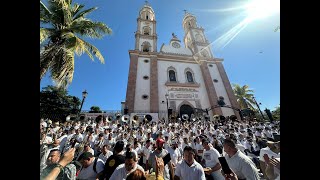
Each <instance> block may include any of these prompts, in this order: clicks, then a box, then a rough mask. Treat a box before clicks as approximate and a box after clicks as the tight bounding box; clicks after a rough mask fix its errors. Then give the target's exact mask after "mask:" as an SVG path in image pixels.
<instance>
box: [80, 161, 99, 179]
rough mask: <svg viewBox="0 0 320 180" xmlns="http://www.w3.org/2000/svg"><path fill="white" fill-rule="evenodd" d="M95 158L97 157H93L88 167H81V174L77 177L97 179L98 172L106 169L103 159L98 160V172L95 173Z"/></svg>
mask: <svg viewBox="0 0 320 180" xmlns="http://www.w3.org/2000/svg"><path fill="white" fill-rule="evenodd" d="M94 160H95V159H93V161H92V163H91V164H90V166H88V167H87V168H82V169H81V171H80V173H79V175H78V176H77V179H86V180H96V176H97V174H98V173H100V172H101V171H103V169H104V163H103V161H102V160H101V159H98V160H97V165H96V170H97V173H95V172H94V170H93V164H94Z"/></svg>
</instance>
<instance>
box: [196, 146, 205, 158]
mask: <svg viewBox="0 0 320 180" xmlns="http://www.w3.org/2000/svg"><path fill="white" fill-rule="evenodd" d="M195 150H196V151H197V153H198V156H202V154H203V151H204V148H203V146H202V144H198V143H196V145H195Z"/></svg>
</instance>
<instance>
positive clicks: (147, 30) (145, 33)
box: [143, 26, 151, 35]
mask: <svg viewBox="0 0 320 180" xmlns="http://www.w3.org/2000/svg"><path fill="white" fill-rule="evenodd" d="M150 31H151V29H150V27H147V26H145V27H143V34H144V35H150Z"/></svg>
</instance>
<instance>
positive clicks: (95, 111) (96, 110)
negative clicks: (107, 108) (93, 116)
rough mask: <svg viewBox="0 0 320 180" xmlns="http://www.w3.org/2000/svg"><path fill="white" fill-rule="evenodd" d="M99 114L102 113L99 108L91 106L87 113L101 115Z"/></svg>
mask: <svg viewBox="0 0 320 180" xmlns="http://www.w3.org/2000/svg"><path fill="white" fill-rule="evenodd" d="M101 112H102V111H101V110H100V107H98V106H92V107H91V108H90V111H89V113H101Z"/></svg>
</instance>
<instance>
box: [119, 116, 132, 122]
mask: <svg viewBox="0 0 320 180" xmlns="http://www.w3.org/2000/svg"><path fill="white" fill-rule="evenodd" d="M121 121H122V122H124V123H129V121H130V116H129V115H123V116H122V117H121Z"/></svg>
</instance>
